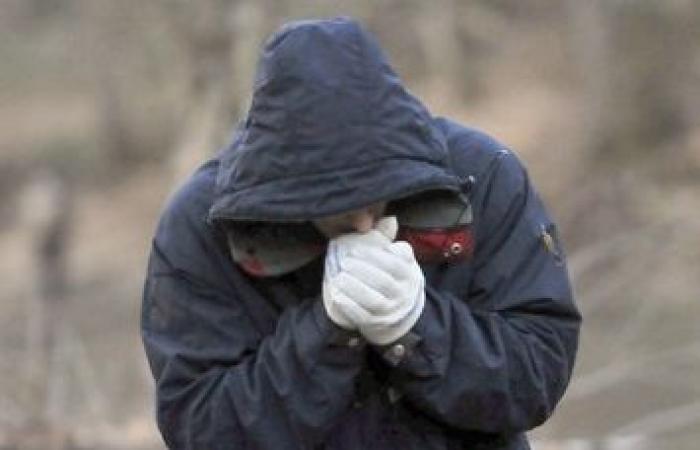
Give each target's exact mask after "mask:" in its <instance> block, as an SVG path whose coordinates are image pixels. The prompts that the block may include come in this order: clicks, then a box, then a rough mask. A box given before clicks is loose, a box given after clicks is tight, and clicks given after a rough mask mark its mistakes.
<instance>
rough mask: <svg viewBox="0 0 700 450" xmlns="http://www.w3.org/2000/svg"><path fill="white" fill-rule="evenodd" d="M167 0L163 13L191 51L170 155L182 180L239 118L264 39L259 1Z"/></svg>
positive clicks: (222, 140) (182, 43)
mask: <svg viewBox="0 0 700 450" xmlns="http://www.w3.org/2000/svg"><path fill="white" fill-rule="evenodd" d="M203 3H204V5H202V4H201V3H197V4H193V3H190V2H175V3H174V4H173V3H170V2H162V3H161V4H160V6H161V12H162V14H163V17H164V18H165V20H166V21H167V23H168V24H169V26H170V27H171V29H172V30H173V35H174V36H176V37H177V39H178V40H179V42H180V43H181V45H182V46H183V48H185V49H186V56H187V60H186V61H185V62H184V64H186V65H187V66H188V74H189V76H188V78H189V79H188V81H187V83H188V86H189V93H188V98H187V99H186V104H187V111H186V114H185V117H184V119H183V124H182V126H181V127H180V132H179V136H178V138H177V140H176V143H175V149H174V152H173V154H172V157H171V166H172V170H173V173H174V176H175V178H176V179H179V178H182V177H183V176H184V175H185V174H187V173H188V172H189V171H191V170H192V169H193V168H194V166H195V165H196V164H197V163H199V162H201V161H202V160H204V159H205V158H206V156H207V155H209V154H210V153H211V152H212V151H214V150H216V149H217V148H218V147H220V146H221V145H222V144H223V143H224V141H225V136H226V135H227V133H228V132H229V130H230V129H231V128H232V126H233V125H234V122H235V120H236V119H237V118H238V117H239V116H240V114H241V110H242V106H243V104H244V100H245V99H246V98H247V95H248V92H249V91H250V89H251V85H252V82H251V80H252V72H253V67H254V64H255V60H256V58H257V49H258V46H259V44H260V42H261V41H262V39H263V34H264V33H265V30H264V11H263V10H262V6H261V4H260V2H254V1H243V0H241V1H223V0H208V1H206V2H203Z"/></svg>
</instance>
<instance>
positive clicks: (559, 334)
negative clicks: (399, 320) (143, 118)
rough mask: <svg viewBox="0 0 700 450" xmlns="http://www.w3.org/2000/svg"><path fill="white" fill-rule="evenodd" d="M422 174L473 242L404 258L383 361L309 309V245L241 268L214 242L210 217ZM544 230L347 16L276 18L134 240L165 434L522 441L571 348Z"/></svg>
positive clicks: (366, 193)
mask: <svg viewBox="0 0 700 450" xmlns="http://www.w3.org/2000/svg"><path fill="white" fill-rule="evenodd" d="M465 187H466V188H465ZM435 189H440V190H448V191H455V192H463V193H464V194H465V195H468V197H469V200H470V202H471V206H472V211H473V223H472V224H471V225H470V226H472V227H473V235H474V240H475V248H474V253H473V256H471V257H470V258H468V259H462V260H458V261H450V262H448V261H445V262H432V263H425V264H422V269H423V271H424V274H425V277H426V291H427V292H426V294H427V295H426V305H425V309H424V311H423V314H422V316H421V317H420V319H419V321H418V322H417V324H416V325H415V326H414V328H413V330H412V334H413V335H415V336H417V337H418V340H417V342H416V343H415V347H413V350H412V351H411V352H410V354H408V355H406V356H405V358H404V359H402V360H400V361H398V362H397V361H388V360H387V359H386V358H385V357H384V356H383V354H382V351H380V349H377V348H374V347H372V346H371V345H368V344H365V343H362V342H360V343H359V344H357V342H356V341H353V340H348V339H347V334H346V333H344V332H343V331H342V330H341V329H340V328H338V327H336V326H335V325H334V324H333V322H331V321H330V319H329V318H328V317H327V316H326V314H325V310H324V308H323V304H322V302H321V300H320V295H321V294H320V287H321V280H322V275H323V274H322V262H323V261H322V257H321V258H318V259H317V260H316V261H314V262H313V263H310V264H307V265H305V266H304V267H302V268H301V269H298V270H295V271H294V272H292V273H289V274H286V275H282V276H276V277H254V276H251V275H248V274H247V273H245V272H244V271H242V270H241V269H240V267H238V266H237V265H236V264H235V263H234V262H233V261H232V259H231V255H230V253H229V252H228V250H227V245H226V237H225V235H224V233H223V229H224V228H225V224H226V223H227V221H241V220H256V221H274V222H294V221H308V220H309V219H312V218H315V217H320V216H323V215H327V214H333V213H337V212H340V211H345V210H349V209H352V208H357V207H361V206H365V205H368V204H370V203H373V202H375V201H382V200H389V201H390V200H393V199H397V198H405V197H407V196H411V195H413V194H417V193H420V192H424V191H430V190H435ZM556 236H557V233H556V228H555V225H554V224H553V223H552V220H551V219H550V218H549V216H548V214H547V212H546V211H545V208H544V207H543V205H542V203H541V201H540V199H539V197H538V195H537V193H536V192H535V190H534V189H533V187H532V186H531V184H530V182H529V179H528V177H527V174H526V172H525V170H524V169H523V167H522V165H521V164H520V162H519V161H518V159H517V158H516V156H515V155H514V154H513V153H511V152H510V151H508V150H507V149H505V148H504V147H503V146H502V145H501V144H499V143H498V142H496V141H495V140H493V139H492V138H490V137H488V136H487V135H485V134H483V133H481V132H479V131H476V130H473V129H470V128H467V127H463V126H461V125H459V124H456V123H454V122H451V121H449V120H446V119H439V118H434V117H432V116H430V114H429V113H428V112H427V111H426V110H425V108H424V107H423V106H422V105H421V104H420V102H418V101H417V100H416V99H415V98H413V97H412V96H411V95H410V94H409V93H408V92H406V91H405V89H404V88H403V87H402V85H401V83H400V81H399V79H398V77H397V76H396V74H395V73H394V72H393V71H392V70H391V68H390V67H389V65H388V64H387V63H386V59H385V58H384V56H383V55H382V53H381V51H380V50H379V47H378V46H377V44H376V43H375V42H374V41H373V39H372V38H371V36H369V35H368V34H367V33H366V32H365V31H363V30H362V29H361V28H360V27H359V26H358V25H357V24H356V23H355V22H353V21H352V20H348V19H333V20H328V21H316V22H311V21H309V22H301V23H294V24H291V25H289V26H287V27H285V28H283V29H282V30H281V31H280V32H279V33H277V34H276V35H274V36H273V37H272V38H271V39H270V40H269V41H268V43H267V44H266V47H265V50H264V52H263V55H262V60H261V63H260V67H259V69H258V75H257V78H256V83H255V90H254V95H253V102H252V106H251V109H250V112H249V114H248V116H247V119H246V121H245V123H244V124H243V126H242V127H241V128H240V129H239V130H238V132H237V133H236V136H235V139H234V140H233V142H232V143H231V144H230V145H229V146H228V147H227V148H226V149H225V150H224V151H222V152H221V153H220V154H219V155H218V156H217V157H216V158H214V159H213V160H212V161H210V162H208V163H206V164H204V165H203V166H202V167H201V168H200V169H199V170H198V171H197V172H196V173H195V174H194V175H193V176H192V177H191V178H190V179H189V180H188V181H187V182H186V183H185V184H184V185H183V186H182V187H181V188H180V189H179V190H178V192H177V193H175V194H174V195H173V197H172V198H171V199H170V200H169V202H168V205H167V206H166V208H165V210H164V212H163V214H162V217H161V220H160V223H159V225H158V229H157V232H156V235H155V238H154V240H153V248H152V252H151V257H150V261H149V266H148V274H147V279H146V283H145V288H144V298H143V312H142V336H143V341H144V345H145V349H146V352H147V356H148V360H149V362H150V365H151V369H152V371H153V374H154V377H155V379H156V390H157V391H156V394H157V420H158V425H159V428H160V430H161V432H162V435H163V437H164V439H165V441H166V443H167V445H168V447H169V448H173V449H207V450H215V449H275V450H278V449H329V450H330V449H402V450H405V449H460V448H464V449H509V450H510V449H527V448H528V444H527V441H526V439H525V436H524V431H526V430H529V429H531V428H533V427H535V426H537V425H539V424H541V423H542V422H544V421H545V420H546V419H547V417H549V415H550V414H551V413H552V411H553V409H554V408H555V405H556V404H557V402H558V401H559V399H560V398H561V396H562V394H563V393H564V390H565V388H566V386H567V384H568V381H569V377H570V375H571V371H572V367H573V363H574V356H575V353H576V348H577V340H578V330H579V325H580V316H579V314H578V312H577V310H576V307H575V305H574V303H573V300H572V294H571V288H570V284H569V279H568V276H567V271H566V266H565V261H564V255H563V253H562V251H561V248H560V246H559V244H558V240H557V237H556Z"/></svg>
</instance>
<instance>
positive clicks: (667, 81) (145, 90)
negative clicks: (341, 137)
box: [0, 0, 700, 450]
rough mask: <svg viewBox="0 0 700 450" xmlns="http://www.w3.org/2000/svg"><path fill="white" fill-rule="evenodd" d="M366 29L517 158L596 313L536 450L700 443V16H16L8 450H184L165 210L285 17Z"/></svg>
mask: <svg viewBox="0 0 700 450" xmlns="http://www.w3.org/2000/svg"><path fill="white" fill-rule="evenodd" d="M340 14H343V15H344V14H349V15H353V16H355V17H357V18H360V19H362V20H363V21H364V22H365V24H366V26H367V27H368V28H369V29H370V30H372V31H373V32H374V33H375V34H376V35H377V36H378V38H379V40H380V42H381V43H382V45H383V46H384V48H385V49H386V51H387V53H388V54H389V57H390V59H391V61H392V62H393V64H394V66H395V68H396V69H397V71H398V72H399V73H400V74H401V76H402V78H403V79H404V81H405V83H406V85H407V86H408V88H409V89H410V90H411V91H412V92H413V93H414V94H416V95H417V96H419V97H420V98H422V99H423V100H424V102H425V103H426V104H427V105H428V106H429V107H430V108H431V110H432V111H433V113H434V114H436V115H446V116H450V117H452V118H455V119H457V120H459V121H461V122H463V123H465V124H468V125H471V126H475V127H478V128H481V129H483V130H485V131H486V132H488V133H490V134H492V135H494V136H496V137H497V138H498V139H499V140H501V141H502V142H504V143H505V144H507V145H508V146H510V147H511V148H513V149H515V151H516V152H517V153H518V154H519V155H520V157H521V158H522V159H523V160H524V161H525V163H526V165H527V166H528V167H529V170H530V175H531V177H532V179H533V181H534V183H535V185H536V186H537V187H538V189H539V190H540V192H541V194H542V196H543V197H544V198H545V201H546V202H547V203H548V205H549V207H550V209H551V212H552V214H553V215H554V217H555V218H556V220H557V221H558V223H559V225H560V228H561V233H562V236H563V239H564V243H565V247H566V249H567V253H568V256H569V263H570V271H571V274H572V277H573V280H574V284H575V290H576V293H577V297H578V302H579V305H580V308H581V310H582V312H583V314H584V317H585V327H584V329H583V335H582V340H581V347H580V353H579V359H578V363H577V367H576V372H575V377H574V380H573V382H572V385H571V387H570V389H569V391H568V393H567V395H566V397H565V398H564V401H563V402H562V403H561V406H560V407H559V408H558V410H557V411H556V412H555V414H554V416H553V417H552V419H551V420H550V421H549V422H547V424H545V425H544V426H542V427H541V428H539V429H537V430H535V431H534V432H533V433H532V434H531V437H532V439H533V443H534V448H535V449H536V450H555V449H564V450H603V449H604V450H624V449H635V450H637V449H641V450H646V449H674V450H676V449H693V450H695V449H697V448H698V444H697V442H698V441H700V382H699V380H700V320H699V319H700V315H699V313H700V303H699V300H700V298H699V297H700V233H699V231H700V120H698V118H699V117H700V26H698V24H700V1H698V0H667V1H664V2H658V1H653V0H589V1H585V2H584V1H576V0H558V1H554V0H527V1H522V0H488V1H487V0H471V1H466V0H465V1H458V0H433V1H430V2H426V1H418V0H401V1H399V0H385V1H369V0H358V1H354V2H340V1H331V0H325V1H322V0H316V1H311V0H309V1H302V0H280V1H271V0H267V1H255V0H199V1H197V2H194V1H188V0H120V1H109V0H1V1H0V30H1V31H0V33H2V39H0V61H1V64H2V66H1V67H2V70H1V71H0V248H1V249H2V250H1V253H0V283H1V288H0V354H1V355H2V358H1V359H0V448H2V449H144V450H150V449H162V448H163V444H162V443H161V441H160V438H159V436H158V434H157V431H156V429H155V425H154V419H153V386H152V380H151V376H150V373H149V369H148V366H147V364H146V361H145V357H144V354H143V351H142V347H141V343H140V337H139V328H138V321H139V312H140V311H139V308H140V300H141V299H140V296H141V286H142V282H143V274H144V269H145V264H146V258H147V254H148V251H149V246H150V238H151V235H152V232H153V230H154V227H155V224H156V220H157V217H158V214H159V211H160V209H161V207H162V205H163V203H164V201H165V200H166V199H167V196H168V195H169V193H170V192H172V190H173V189H174V188H175V187H176V186H177V185H178V183H180V182H181V181H182V180H183V179H184V178H185V177H186V176H187V174H188V173H190V172H191V171H192V170H193V169H194V168H195V167H196V165H197V164H198V163H199V162H201V161H203V160H204V159H205V158H207V157H208V156H209V155H211V154H212V153H213V152H214V151H215V150H217V149H218V148H220V147H221V146H222V145H223V143H224V142H225V140H226V137H227V135H228V133H229V132H230V130H231V128H232V126H233V125H234V123H235V122H236V121H237V120H239V119H240V118H241V117H242V114H244V112H245V110H246V106H247V104H248V95H249V90H250V85H251V77H252V73H253V70H254V66H255V62H256V55H257V53H258V51H259V49H260V46H261V44H262V42H263V41H264V39H265V37H266V36H267V35H268V34H269V33H270V32H272V31H273V30H275V29H276V28H278V27H279V25H280V24H281V23H282V22H284V21H285V20H289V19H298V18H307V17H323V16H331V15H340Z"/></svg>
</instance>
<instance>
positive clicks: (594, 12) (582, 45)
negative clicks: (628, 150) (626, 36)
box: [566, 0, 614, 154]
mask: <svg viewBox="0 0 700 450" xmlns="http://www.w3.org/2000/svg"><path fill="white" fill-rule="evenodd" d="M566 5H567V7H568V12H569V21H570V22H571V26H570V29H571V33H572V36H571V43H572V47H573V53H574V54H575V61H576V63H577V64H578V72H579V75H580V80H581V90H582V95H581V99H582V101H583V102H584V105H583V106H584V107H583V111H584V113H583V123H582V127H581V130H580V133H581V141H579V142H581V146H582V148H585V149H590V150H592V151H593V154H600V153H601V152H602V151H604V150H605V149H606V148H607V146H608V145H609V144H610V139H611V133H612V127H611V122H612V119H613V117H612V114H613V113H614V107H613V103H612V97H611V94H612V73H611V68H612V67H613V65H614V61H613V60H612V57H611V54H610V51H611V50H610V49H611V41H610V25H609V20H608V19H609V18H608V17H607V10H606V4H605V2H604V1H603V0H590V1H583V2H582V1H580V0H567V2H566Z"/></svg>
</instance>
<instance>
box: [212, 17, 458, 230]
mask: <svg viewBox="0 0 700 450" xmlns="http://www.w3.org/2000/svg"><path fill="white" fill-rule="evenodd" d="M447 161H448V152H447V147H446V142H445V137H444V135H443V134H442V133H441V131H440V130H439V129H438V128H437V127H436V126H435V125H434V120H433V119H432V117H431V116H430V114H429V112H428V111H427V110H426V108H425V107H424V106H423V105H422V104H421V103H420V102H419V101H418V100H417V99H416V98H415V97H413V96H412V95H410V94H409V93H408V92H407V91H406V89H405V88H404V87H403V86H402V84H401V81H400V79H399V77H398V76H397V75H396V73H395V72H394V71H393V70H392V68H391V67H390V66H389V63H388V62H387V60H386V58H385V56H384V55H383V53H382V51H381V49H380V48H379V46H378V44H377V43H376V42H375V40H374V39H373V37H372V36H370V34H369V33H367V32H366V31H365V30H363V29H362V28H361V26H360V25H359V24H358V23H357V22H355V21H353V20H351V19H348V18H335V19H330V20H319V21H301V22H294V23H291V24H288V25H286V26H285V27H283V28H282V29H281V30H280V31H278V32H277V33H276V34H274V35H273V36H272V37H271V38H270V39H269V40H268V42H267V43H266V45H265V46H264V49H263V52H262V57H261V59H260V62H259V66H258V70H257V74H256V77H255V82H254V88H253V98H252V103H251V106H250V110H249V113H248V115H247V118H246V120H245V122H244V124H243V125H242V127H241V129H240V130H239V132H238V133H237V136H236V138H235V139H234V142H233V143H232V144H231V145H230V146H229V147H228V148H227V149H226V150H225V151H224V152H222V155H221V165H220V169H219V173H218V176H217V181H216V198H215V202H214V204H213V206H212V208H211V209H210V212H209V216H210V219H211V220H213V221H218V220H245V221H250V220H253V221H283V222H289V221H306V220H309V219H313V218H317V217H321V216H325V215H330V214H336V213H339V212H343V211H348V210H351V209H355V208H360V207H364V206H366V205H369V204H371V203H374V202H378V201H386V200H393V199H397V198H402V197H406V196H409V195H413V194H416V193H419V192H423V191H428V190H434V189H441V190H443V189H447V190H457V189H458V188H459V184H460V179H459V178H458V177H456V176H455V175H453V174H452V173H451V172H450V171H449V169H448V163H447Z"/></svg>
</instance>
